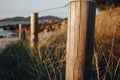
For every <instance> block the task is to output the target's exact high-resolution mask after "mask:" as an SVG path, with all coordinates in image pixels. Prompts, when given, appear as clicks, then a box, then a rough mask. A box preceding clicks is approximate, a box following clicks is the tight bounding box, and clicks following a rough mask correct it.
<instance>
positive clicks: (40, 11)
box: [37, 4, 68, 13]
mask: <svg viewBox="0 0 120 80" xmlns="http://www.w3.org/2000/svg"><path fill="white" fill-rule="evenodd" d="M67 6H68V4H66V5H64V6H59V7H54V8H49V9H44V10H40V11H37V13H39V12H46V11H51V10H56V9H61V8H65V7H67Z"/></svg>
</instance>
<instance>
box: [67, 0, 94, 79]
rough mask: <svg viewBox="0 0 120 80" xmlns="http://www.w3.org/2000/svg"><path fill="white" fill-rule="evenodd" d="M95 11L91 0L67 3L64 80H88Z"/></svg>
mask: <svg viewBox="0 0 120 80" xmlns="http://www.w3.org/2000/svg"><path fill="white" fill-rule="evenodd" d="M95 12H96V4H95V2H93V1H82V0H81V1H72V2H70V3H69V13H68V34H67V35H68V37H67V55H66V80H90V77H91V75H90V72H91V62H92V56H93V43H94V27H95Z"/></svg>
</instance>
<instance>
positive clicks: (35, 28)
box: [31, 13, 38, 49]
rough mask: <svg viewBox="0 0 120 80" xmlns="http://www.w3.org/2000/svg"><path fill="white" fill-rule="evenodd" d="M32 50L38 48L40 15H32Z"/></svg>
mask: <svg viewBox="0 0 120 80" xmlns="http://www.w3.org/2000/svg"><path fill="white" fill-rule="evenodd" d="M31 48H35V49H37V48H38V13H32V14H31Z"/></svg>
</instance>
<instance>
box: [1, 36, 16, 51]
mask: <svg viewBox="0 0 120 80" xmlns="http://www.w3.org/2000/svg"><path fill="white" fill-rule="evenodd" d="M16 41H18V38H3V39H1V38H0V50H1V49H4V48H5V47H6V46H7V45H9V44H11V43H14V42H16Z"/></svg>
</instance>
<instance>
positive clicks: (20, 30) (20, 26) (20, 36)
mask: <svg viewBox="0 0 120 80" xmlns="http://www.w3.org/2000/svg"><path fill="white" fill-rule="evenodd" d="M21 39H22V24H19V40H21Z"/></svg>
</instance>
